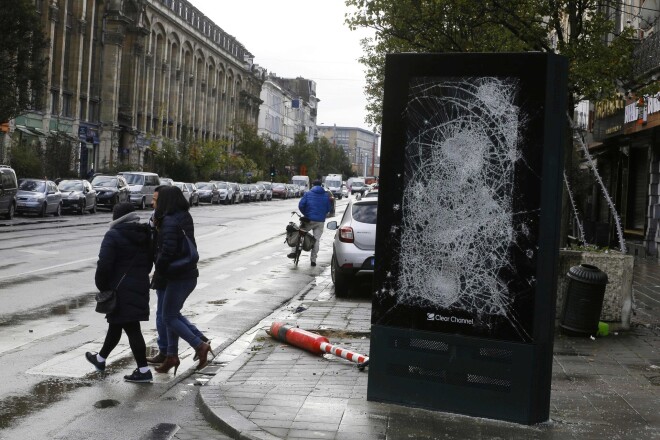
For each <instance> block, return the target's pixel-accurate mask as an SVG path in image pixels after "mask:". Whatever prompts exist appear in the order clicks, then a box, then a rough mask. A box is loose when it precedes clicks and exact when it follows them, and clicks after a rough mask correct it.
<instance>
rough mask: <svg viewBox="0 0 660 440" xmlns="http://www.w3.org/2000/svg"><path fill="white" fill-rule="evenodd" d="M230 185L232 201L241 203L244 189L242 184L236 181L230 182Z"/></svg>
mask: <svg viewBox="0 0 660 440" xmlns="http://www.w3.org/2000/svg"><path fill="white" fill-rule="evenodd" d="M228 185H229V188H230V189H231V194H232V199H231V203H232V204H234V203H241V202H242V201H243V191H241V185H239V184H238V183H236V182H228Z"/></svg>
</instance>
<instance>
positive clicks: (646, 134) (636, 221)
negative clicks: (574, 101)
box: [585, 97, 660, 256]
mask: <svg viewBox="0 0 660 440" xmlns="http://www.w3.org/2000/svg"><path fill="white" fill-rule="evenodd" d="M622 104H624V105H622ZM657 127H660V101H659V100H658V98H657V97H645V98H640V99H630V98H629V99H626V100H623V99H620V100H617V102H616V103H615V104H612V103H611V102H609V103H605V104H602V103H600V104H599V105H597V106H596V119H595V124H594V139H595V141H597V144H595V145H594V146H592V148H590V150H591V152H592V155H593V156H594V157H595V158H596V164H597V167H598V171H599V173H600V174H601V177H602V178H603V181H604V182H605V186H606V188H607V190H608V192H609V194H610V196H611V197H612V198H613V199H614V203H615V206H616V208H617V211H618V215H619V216H620V219H621V226H622V228H623V231H624V238H625V240H626V247H627V248H628V251H629V252H630V253H631V254H634V255H638V256H647V255H651V256H657V247H658V242H660V236H658V234H659V229H660V228H659V222H660V203H659V195H660V139H659V138H658V134H657V130H658V129H657ZM585 217H586V218H585V235H586V238H587V242H589V243H593V244H597V245H599V246H615V242H616V241H617V237H616V233H615V225H614V217H613V216H612V213H611V212H610V210H609V207H608V205H607V204H606V203H605V200H604V197H603V194H602V191H601V189H600V188H599V187H598V186H597V185H595V184H594V187H593V191H592V194H591V195H590V197H589V198H588V205H587V213H586V216H585Z"/></svg>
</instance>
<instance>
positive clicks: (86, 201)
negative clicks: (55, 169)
mask: <svg viewBox="0 0 660 440" xmlns="http://www.w3.org/2000/svg"><path fill="white" fill-rule="evenodd" d="M57 188H58V189H59V190H60V192H61V193H62V209H63V210H65V211H76V212H78V213H80V214H84V213H85V211H89V212H91V213H92V214H94V213H96V190H95V189H94V187H92V184H91V183H89V182H88V181H87V180H84V179H83V180H61V181H60V183H58V184H57Z"/></svg>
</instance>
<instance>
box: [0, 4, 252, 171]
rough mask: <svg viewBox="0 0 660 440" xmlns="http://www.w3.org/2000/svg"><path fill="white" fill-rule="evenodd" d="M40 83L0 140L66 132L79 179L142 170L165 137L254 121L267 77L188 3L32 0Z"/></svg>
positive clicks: (203, 135)
mask: <svg viewBox="0 0 660 440" xmlns="http://www.w3.org/2000/svg"><path fill="white" fill-rule="evenodd" d="M35 5H36V7H37V10H38V11H39V13H40V14H41V17H42V19H41V23H42V25H43V30H44V33H45V35H46V36H47V37H48V38H49V39H50V42H51V44H50V49H49V53H47V54H45V55H46V56H47V57H48V59H49V63H48V78H47V80H48V83H47V87H46V91H45V93H44V94H43V96H40V97H39V99H37V100H36V102H37V105H35V108H33V109H31V110H30V111H28V112H26V114H24V115H22V116H20V117H17V118H16V119H15V120H14V121H10V123H9V124H8V126H7V130H6V131H7V132H8V133H7V134H6V136H13V137H14V138H18V139H19V141H20V142H19V145H20V143H21V142H43V139H44V137H45V136H47V134H48V133H49V132H54V131H55V132H59V133H64V134H66V135H67V136H68V139H70V142H72V143H73V144H75V146H76V150H77V159H76V160H77V164H76V169H77V170H78V171H79V173H80V174H81V175H85V173H86V172H87V170H89V169H90V168H92V167H94V168H95V169H96V170H102V169H106V168H112V167H116V166H117V165H118V164H122V165H128V164H130V165H132V166H136V167H142V166H144V165H146V163H147V162H148V157H149V155H150V154H153V153H154V151H155V150H157V148H158V146H159V145H160V144H161V143H162V141H163V140H164V139H172V140H181V139H183V138H184V137H192V138H196V139H229V138H230V137H231V132H232V131H231V127H232V125H233V124H234V123H236V122H248V123H251V124H254V125H256V124H257V117H258V113H259V105H260V104H261V100H260V98H259V95H260V92H261V85H262V83H263V81H264V79H265V71H264V70H263V69H261V68H259V67H258V66H257V65H255V64H253V62H252V60H253V56H252V54H251V53H250V52H249V51H248V50H247V49H246V48H245V47H244V46H243V45H242V44H241V43H240V42H239V41H238V40H237V39H236V38H235V37H233V36H231V35H229V34H227V33H226V32H224V31H223V30H222V29H221V28H220V27H219V26H218V25H217V24H215V23H213V22H212V21H211V20H210V19H209V18H208V17H206V16H205V15H204V14H203V13H202V12H201V11H199V10H198V9H197V8H195V7H194V6H193V5H192V4H191V3H190V2H188V1H186V0H124V1H119V0H112V1H105V2H98V1H96V0H50V1H43V0H37V1H36V2H35Z"/></svg>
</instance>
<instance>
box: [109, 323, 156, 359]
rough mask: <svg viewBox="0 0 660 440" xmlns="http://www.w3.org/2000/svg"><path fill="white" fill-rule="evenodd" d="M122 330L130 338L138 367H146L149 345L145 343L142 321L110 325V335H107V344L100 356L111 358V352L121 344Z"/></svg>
mask: <svg viewBox="0 0 660 440" xmlns="http://www.w3.org/2000/svg"><path fill="white" fill-rule="evenodd" d="M122 330H124V331H125V332H126V336H128V343H129V345H130V346H131V351H132V352H133V357H134V358H135V361H136V362H137V366H138V367H146V366H147V344H145V343H144V336H142V330H140V321H135V322H127V323H125V324H108V333H106V335H105V342H104V343H103V347H102V348H101V351H99V354H100V355H101V357H103V358H107V357H108V356H110V352H112V350H113V349H114V348H115V347H116V346H117V344H119V340H120V339H121V331H122Z"/></svg>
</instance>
